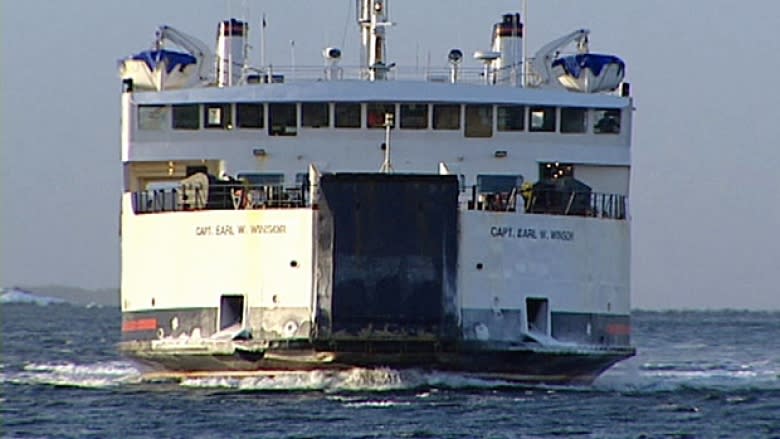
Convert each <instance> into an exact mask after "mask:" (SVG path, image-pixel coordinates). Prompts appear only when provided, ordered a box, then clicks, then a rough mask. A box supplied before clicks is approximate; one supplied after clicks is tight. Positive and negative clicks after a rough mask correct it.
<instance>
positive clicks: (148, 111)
mask: <svg viewBox="0 0 780 439" xmlns="http://www.w3.org/2000/svg"><path fill="white" fill-rule="evenodd" d="M169 113H171V111H170V107H169V106H167V105H158V104H154V105H138V106H137V107H136V129H138V130H139V131H160V130H163V129H165V126H166V122H167V120H168V117H169V116H168V114H169ZM152 115H154V116H152Z"/></svg>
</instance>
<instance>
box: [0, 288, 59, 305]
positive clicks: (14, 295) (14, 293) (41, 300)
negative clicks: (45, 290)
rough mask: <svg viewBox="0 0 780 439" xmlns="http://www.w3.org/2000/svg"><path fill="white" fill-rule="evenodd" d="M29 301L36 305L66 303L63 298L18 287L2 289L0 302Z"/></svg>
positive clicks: (0, 290) (28, 302)
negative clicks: (37, 293) (43, 294)
mask: <svg viewBox="0 0 780 439" xmlns="http://www.w3.org/2000/svg"><path fill="white" fill-rule="evenodd" d="M11 303H27V304H34V305H42V306H45V305H53V304H59V303H66V302H65V301H64V300H63V299H59V298H56V297H48V296H39V295H36V294H32V293H29V292H27V291H24V290H19V289H16V288H11V289H0V304H11Z"/></svg>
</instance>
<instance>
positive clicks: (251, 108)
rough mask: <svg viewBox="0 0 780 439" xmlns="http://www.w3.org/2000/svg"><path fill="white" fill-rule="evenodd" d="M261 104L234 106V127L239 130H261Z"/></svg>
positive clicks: (262, 114)
mask: <svg viewBox="0 0 780 439" xmlns="http://www.w3.org/2000/svg"><path fill="white" fill-rule="evenodd" d="M264 116H265V114H264V111H263V104H236V125H238V127H239V128H263V127H264V126H265V125H264V124H263V119H264Z"/></svg>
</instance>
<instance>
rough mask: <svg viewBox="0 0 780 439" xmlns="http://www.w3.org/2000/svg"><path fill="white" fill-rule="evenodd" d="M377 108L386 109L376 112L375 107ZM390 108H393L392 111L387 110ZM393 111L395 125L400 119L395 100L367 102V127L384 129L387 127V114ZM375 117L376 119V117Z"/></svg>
mask: <svg viewBox="0 0 780 439" xmlns="http://www.w3.org/2000/svg"><path fill="white" fill-rule="evenodd" d="M376 108H382V109H384V110H385V111H382V112H381V113H379V114H376V111H375V109H376ZM388 109H392V112H391V111H387V110H388ZM387 113H392V114H393V121H394V122H393V125H396V124H397V122H395V121H397V120H398V110H397V109H396V105H395V103H393V102H366V124H365V127H366V128H367V129H372V130H374V129H384V128H385V114H387ZM374 118H375V119H374Z"/></svg>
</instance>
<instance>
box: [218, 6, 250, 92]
mask: <svg viewBox="0 0 780 439" xmlns="http://www.w3.org/2000/svg"><path fill="white" fill-rule="evenodd" d="M248 31H249V26H248V25H247V24H246V23H244V22H243V21H240V20H236V19H235V18H231V19H230V20H224V21H222V22H221V23H219V27H218V28H217V85H218V86H219V87H230V86H232V85H236V84H238V82H239V81H240V80H241V74H242V73H243V67H244V61H245V60H244V56H245V55H244V45H245V42H246V35H247V33H248Z"/></svg>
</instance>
